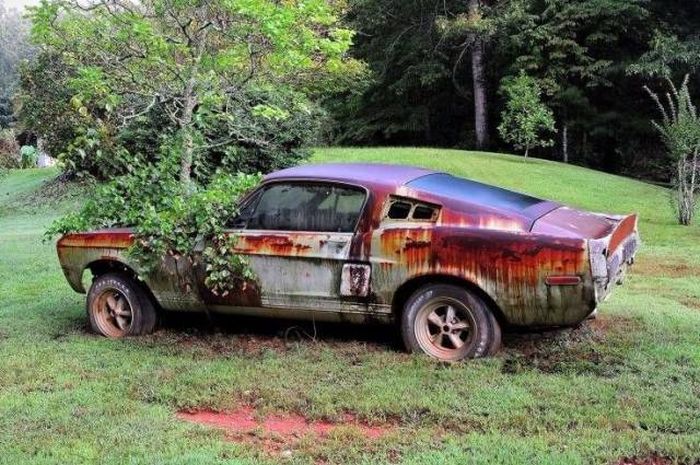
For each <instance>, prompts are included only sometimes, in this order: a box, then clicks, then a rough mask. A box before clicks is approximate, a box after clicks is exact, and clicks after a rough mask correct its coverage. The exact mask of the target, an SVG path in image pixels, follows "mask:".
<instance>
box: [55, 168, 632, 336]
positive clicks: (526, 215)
mask: <svg viewBox="0 0 700 465" xmlns="http://www.w3.org/2000/svg"><path fill="white" fill-rule="evenodd" d="M431 176H442V177H443V178H444V177H446V176H449V175H445V174H441V173H435V172H432V171H429V170H425V169H420V168H411V167H401V166H390V165H318V166H301V167H296V168H291V169H288V170H282V171H279V172H276V173H273V174H271V175H268V176H267V177H266V178H265V179H264V181H263V184H262V185H261V186H260V187H259V188H258V189H257V190H256V191H255V192H254V193H252V194H250V195H249V196H248V197H247V198H246V199H244V200H243V204H244V205H245V203H246V201H251V202H252V200H250V199H254V198H255V195H256V193H257V192H261V191H262V190H264V189H267V188H268V187H269V186H273V185H275V184H278V183H299V182H305V183H308V182H314V183H321V184H328V185H336V184H337V185H341V186H351V187H353V188H358V189H362V190H363V192H365V193H366V198H365V201H364V204H363V206H362V211H361V212H360V214H359V219H358V221H357V225H356V228H355V230H354V231H353V232H316V231H281V230H280V231H276V230H261V229H246V228H244V227H242V228H238V229H231V230H230V231H229V233H230V234H231V235H233V236H235V237H236V238H237V240H236V245H235V247H234V251H235V252H236V253H239V254H243V255H245V256H247V258H248V260H249V263H250V265H251V268H252V270H253V271H254V273H255V275H256V276H257V280H256V282H250V283H248V285H246V286H245V288H244V289H243V290H242V291H240V292H237V293H232V294H229V295H227V296H225V297H222V296H217V295H214V294H212V293H211V292H210V291H209V290H208V289H206V287H205V286H204V285H203V282H204V273H203V270H202V266H201V264H197V262H196V261H195V263H194V264H191V263H189V262H186V261H184V260H176V259H174V258H173V257H166V259H165V260H164V266H163V270H162V272H160V273H156V275H155V276H141V278H142V279H143V280H144V282H145V284H146V285H147V286H148V288H149V289H150V290H151V292H152V293H153V295H154V297H155V298H156V300H157V301H158V303H159V304H160V305H161V306H162V307H163V308H167V309H171V310H183V311H209V310H211V311H221V312H231V313H240V314H255V315H264V316H274V317H292V318H299V317H301V318H314V319H319V320H321V319H324V320H343V321H359V322H361V321H368V320H372V321H373V320H377V321H392V320H393V319H395V318H396V316H397V310H398V311H400V308H396V307H397V302H400V299H401V298H405V297H406V296H405V294H404V291H406V290H408V291H410V290H412V289H415V286H416V285H418V284H419V283H424V282H426V281H431V282H432V281H440V280H450V282H452V283H454V282H462V283H463V284H464V285H465V286H468V287H470V288H473V289H477V290H478V291H479V292H480V293H481V294H482V295H483V296H484V298H486V299H487V300H488V301H489V303H490V304H491V305H492V306H493V307H494V308H493V310H494V311H495V312H497V313H498V315H499V316H500V317H501V318H502V320H503V321H504V322H506V323H509V324H512V325H537V326H543V325H570V324H575V323H578V322H580V321H581V320H583V319H584V318H586V316H587V315H589V314H590V313H591V312H592V311H593V310H595V308H596V306H597V304H598V303H599V302H600V301H601V300H602V299H604V298H605V297H607V296H608V295H609V294H610V291H611V289H612V284H614V283H616V282H618V281H620V280H621V275H622V274H623V273H624V270H625V269H626V268H627V266H628V265H629V264H631V263H632V261H633V259H634V254H635V252H636V250H637V247H638V244H639V240H638V232H637V218H636V216H634V215H631V216H627V217H614V216H609V215H600V214H594V213H589V212H582V211H579V210H574V209H570V208H568V207H563V206H562V205H560V204H557V203H555V202H549V201H543V200H540V199H535V198H532V197H529V196H523V195H520V194H517V193H512V192H509V191H504V190H501V189H498V188H494V187H492V186H486V185H483V184H479V183H474V182H472V181H466V180H460V181H459V183H457V182H456V181H455V186H456V187H455V186H447V187H444V184H445V181H446V182H447V183H448V184H449V182H451V181H450V179H448V178H445V179H443V178H431ZM453 179H458V178H453ZM436 182H438V183H441V184H442V186H441V188H440V189H432V188H431V183H436ZM460 183H461V184H460ZM469 183H470V184H469ZM448 187H449V188H451V189H457V188H459V189H462V190H458V191H455V192H457V195H451V191H445V190H444V189H446V188H448ZM441 189H442V191H441ZM470 189H473V190H470ZM441 192H442V193H441ZM446 192H448V194H449V195H447V194H446ZM462 192H464V194H462ZM499 196H500V197H499ZM396 203H400V204H401V206H402V207H406V208H408V210H407V211H409V210H410V212H411V213H409V214H408V215H415V216H416V217H413V216H411V217H407V218H393V217H392V215H393V213H390V212H391V211H392V205H395V204H396ZM417 211H421V212H422V213H421V215H422V216H420V218H418V217H417V216H418V215H417V214H416V213H415V212H417ZM132 241H133V237H132V236H131V232H130V231H129V230H128V229H115V230H105V231H97V232H89V233H79V234H71V235H67V236H64V237H63V238H61V239H60V240H59V242H58V253H59V258H60V261H61V265H62V267H63V270H64V273H65V275H66V278H67V279H68V281H69V283H70V284H71V286H72V287H73V288H74V289H75V290H76V291H78V292H85V287H84V286H83V284H82V276H83V272H84V270H85V269H86V268H89V269H91V270H93V273H96V272H99V270H100V269H101V268H100V267H101V266H104V265H106V264H109V263H111V264H117V266H124V267H128V268H129V269H131V270H133V272H134V273H135V274H139V270H138V267H136V266H134V265H133V264H132V263H130V262H129V260H128V258H127V256H126V253H125V252H126V249H127V248H128V247H129V245H130V244H131V243H132Z"/></svg>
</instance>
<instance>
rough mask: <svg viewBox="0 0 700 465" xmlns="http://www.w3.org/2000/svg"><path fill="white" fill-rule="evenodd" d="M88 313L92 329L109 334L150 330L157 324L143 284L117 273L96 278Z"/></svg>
mask: <svg viewBox="0 0 700 465" xmlns="http://www.w3.org/2000/svg"><path fill="white" fill-rule="evenodd" d="M87 314H88V318H89V319H90V326H91V327H92V329H93V331H95V332H96V333H99V334H101V335H103V336H106V337H109V338H121V337H125V336H138V335H142V334H148V333H151V332H153V329H154V328H155V325H156V310H155V308H154V306H153V302H151V299H150V297H149V295H148V294H147V292H146V291H145V289H144V288H143V286H142V285H141V284H140V283H139V282H138V281H136V280H135V279H133V278H131V277H129V276H126V275H123V274H118V273H108V274H104V275H102V276H98V277H97V278H95V280H94V281H93V282H92V286H91V287H90V291H89V292H88V296H87Z"/></svg>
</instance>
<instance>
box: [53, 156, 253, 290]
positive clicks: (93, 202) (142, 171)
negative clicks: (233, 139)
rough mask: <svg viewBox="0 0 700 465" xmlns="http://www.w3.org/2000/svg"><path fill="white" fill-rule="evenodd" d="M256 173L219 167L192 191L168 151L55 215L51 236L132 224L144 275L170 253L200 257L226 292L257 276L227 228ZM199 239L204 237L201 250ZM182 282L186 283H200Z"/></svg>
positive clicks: (210, 283) (210, 281) (211, 281)
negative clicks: (70, 209)
mask: <svg viewBox="0 0 700 465" xmlns="http://www.w3.org/2000/svg"><path fill="white" fill-rule="evenodd" d="M259 180H260V176H259V175H249V174H242V173H238V174H236V175H230V174H225V173H223V172H216V173H213V174H212V176H211V181H210V182H209V183H207V184H206V185H204V186H203V187H199V188H198V189H197V190H196V191H195V192H189V191H188V189H187V188H186V186H184V185H183V184H182V183H180V181H179V179H178V164H177V163H176V162H175V163H173V157H165V158H164V160H163V161H162V162H160V163H158V164H156V165H138V166H135V167H134V170H133V172H132V173H130V174H128V175H125V176H120V177H118V178H116V179H115V180H113V181H111V182H108V183H105V184H102V185H101V186H99V187H98V188H97V190H96V192H95V194H94V195H93V196H91V198H90V200H88V202H87V203H86V204H85V206H84V207H83V208H82V209H81V210H80V211H78V212H75V213H71V214H69V215H67V216H65V217H63V218H61V219H59V220H58V221H56V222H55V223H54V224H53V225H52V226H51V227H50V228H49V230H48V231H47V233H46V237H47V238H51V237H53V236H55V235H58V234H65V233H69V232H75V231H86V230H94V229H99V228H109V227H121V226H132V227H134V233H135V238H136V240H135V242H134V245H133V246H132V247H131V248H130V249H129V251H128V254H129V256H130V257H131V258H132V259H133V260H134V261H135V263H136V264H137V265H138V267H139V272H140V273H141V274H142V275H148V274H150V273H153V272H154V271H157V270H164V269H166V268H167V267H166V260H168V259H174V260H176V261H178V260H185V261H187V262H189V264H201V266H202V267H203V268H204V269H205V272H206V274H205V284H206V285H207V287H209V289H211V290H212V292H214V293H217V294H227V293H229V292H231V291H233V290H235V289H237V288H238V286H241V285H244V284H245V281H246V280H250V279H253V278H254V277H253V275H252V273H251V272H250V270H249V268H248V265H247V262H246V261H245V259H244V258H243V257H241V256H238V255H235V254H234V253H233V252H232V241H234V240H235V238H234V237H230V236H228V235H227V234H225V233H224V229H225V226H226V222H227V221H228V220H229V219H231V218H233V217H234V216H235V215H236V213H237V202H238V199H239V198H240V197H241V196H242V195H243V194H245V193H246V192H248V191H249V190H250V189H251V188H252V187H254V186H255V185H256V184H257V183H258V182H259ZM200 242H203V243H204V244H206V247H204V249H203V250H202V251H201V252H200V251H197V247H196V246H197V245H198V244H199V243H200ZM181 284H182V286H183V289H184V290H188V289H191V288H193V287H194V284H195V283H190V282H182V283H181Z"/></svg>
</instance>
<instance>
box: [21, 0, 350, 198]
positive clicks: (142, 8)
mask: <svg viewBox="0 0 700 465" xmlns="http://www.w3.org/2000/svg"><path fill="white" fill-rule="evenodd" d="M31 16H32V20H33V30H32V36H33V38H34V40H35V41H36V42H37V43H38V44H40V46H41V48H42V50H43V51H47V52H51V53H55V54H57V55H58V57H59V58H60V60H62V61H63V62H65V65H66V66H67V67H68V68H69V69H71V70H73V71H74V75H73V76H71V77H70V78H69V80H68V84H69V89H70V90H71V92H72V94H73V96H72V98H71V105H72V106H73V107H74V108H75V111H76V112H77V113H78V114H79V115H80V116H81V117H83V118H85V119H86V120H90V124H89V126H91V129H92V131H93V132H92V133H89V134H84V135H83V137H87V138H88V139H89V141H90V140H91V141H93V142H92V145H93V146H99V147H101V146H104V145H106V144H105V143H104V142H105V141H104V140H103V139H100V138H101V137H102V136H103V135H104V134H114V133H121V131H123V130H125V129H127V128H128V127H129V126H130V124H131V123H132V122H134V121H137V120H139V119H140V118H142V117H151V116H152V114H153V112H158V113H159V114H161V115H163V116H164V117H165V119H166V120H167V126H168V127H170V128H172V129H173V135H172V137H170V138H169V140H168V141H167V145H168V147H167V148H166V149H167V150H170V151H173V152H176V153H177V155H178V163H179V167H180V169H179V179H180V182H181V183H182V184H183V185H186V186H190V187H189V188H191V187H192V176H193V171H197V170H198V169H199V168H200V167H199V166H197V157H198V155H199V154H201V153H202V152H205V151H208V150H211V149H214V148H218V147H225V146H231V145H243V146H246V145H255V146H258V147H264V146H266V145H270V144H271V143H270V141H267V140H261V139H257V138H256V137H255V135H254V133H255V131H251V128H250V127H248V125H247V124H246V121H241V120H240V119H239V118H237V115H236V112H235V111H234V109H237V108H244V109H245V111H246V112H247V113H248V114H249V115H252V116H254V117H256V118H257V119H267V120H277V121H281V120H284V119H285V118H287V117H288V114H289V111H288V110H287V109H285V108H283V107H280V106H278V105H274V104H269V99H266V98H265V95H266V94H268V95H269V94H279V93H284V94H285V95H286V98H285V99H284V100H285V102H289V104H290V105H297V106H304V105H305V99H306V97H307V96H308V95H309V94H311V93H312V92H313V91H314V88H313V85H316V86H318V81H323V82H326V83H332V80H333V78H334V77H336V76H343V77H344V76H345V75H348V74H350V75H351V74H352V72H353V70H354V69H359V66H358V65H357V63H355V62H353V61H352V60H346V59H345V57H344V54H345V52H346V50H347V49H348V47H349V45H350V40H351V37H352V33H351V31H349V30H347V29H344V28H342V27H339V26H338V24H337V20H336V17H337V11H336V9H335V8H334V7H333V6H332V5H331V4H329V3H327V2H326V1H323V0H311V1H305V2H301V1H290V2H275V1H272V0H256V1H242V0H229V1H225V2H218V1H213V0H181V1H180V0H144V1H130V0H97V1H93V2H90V3H87V4H86V3H85V2H80V1H77V0H75V1H73V0H59V1H54V2H48V1H46V0H44V1H43V2H42V4H41V6H40V7H38V8H36V9H35V10H34V11H33V12H32V15H31ZM313 81H316V82H313ZM256 101H257V103H256ZM213 127H217V128H218V129H222V128H225V129H226V130H225V131H223V132H219V131H217V132H216V134H215V133H214V132H213V131H211V128H213ZM207 136H209V137H207ZM95 139H96V140H97V142H94V140H95ZM89 141H88V142H89ZM81 150H84V149H81Z"/></svg>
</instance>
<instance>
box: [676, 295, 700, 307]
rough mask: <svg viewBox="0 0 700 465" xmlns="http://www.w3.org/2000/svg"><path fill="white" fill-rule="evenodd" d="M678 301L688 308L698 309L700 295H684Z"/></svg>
mask: <svg viewBox="0 0 700 465" xmlns="http://www.w3.org/2000/svg"><path fill="white" fill-rule="evenodd" d="M680 303H681V304H683V305H684V306H686V307H688V308H693V309H695V310H700V297H684V298H682V299H680Z"/></svg>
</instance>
